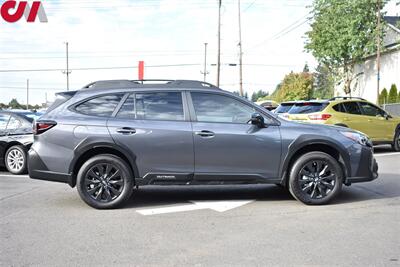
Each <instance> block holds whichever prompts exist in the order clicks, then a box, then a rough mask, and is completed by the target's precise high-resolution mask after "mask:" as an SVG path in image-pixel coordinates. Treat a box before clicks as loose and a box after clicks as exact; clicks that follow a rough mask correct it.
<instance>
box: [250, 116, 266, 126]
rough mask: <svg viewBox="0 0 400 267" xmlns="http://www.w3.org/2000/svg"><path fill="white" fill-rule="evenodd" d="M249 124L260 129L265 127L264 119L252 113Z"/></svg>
mask: <svg viewBox="0 0 400 267" xmlns="http://www.w3.org/2000/svg"><path fill="white" fill-rule="evenodd" d="M250 122H251V124H253V125H256V126H258V127H260V128H264V127H265V122H264V117H263V116H262V115H261V114H260V113H253V114H252V115H251V119H250Z"/></svg>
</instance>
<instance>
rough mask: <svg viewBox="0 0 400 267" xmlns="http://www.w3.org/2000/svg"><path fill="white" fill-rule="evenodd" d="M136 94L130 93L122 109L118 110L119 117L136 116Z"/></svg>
mask: <svg viewBox="0 0 400 267" xmlns="http://www.w3.org/2000/svg"><path fill="white" fill-rule="evenodd" d="M135 112H136V111H135V95H130V96H129V97H128V98H127V99H126V101H125V103H124V104H123V105H122V107H121V109H120V110H119V111H118V114H117V117H118V118H136V114H135Z"/></svg>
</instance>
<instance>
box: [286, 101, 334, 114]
mask: <svg viewBox="0 0 400 267" xmlns="http://www.w3.org/2000/svg"><path fill="white" fill-rule="evenodd" d="M327 105H328V103H308V102H307V103H297V104H295V105H294V106H293V107H292V108H291V109H290V110H289V114H307V113H313V112H320V111H322V110H324V109H325V108H326V106H327Z"/></svg>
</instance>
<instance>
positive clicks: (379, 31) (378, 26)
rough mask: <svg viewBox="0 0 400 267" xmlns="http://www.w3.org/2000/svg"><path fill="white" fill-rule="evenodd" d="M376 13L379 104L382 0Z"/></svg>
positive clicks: (377, 102) (377, 94) (377, 96)
mask: <svg viewBox="0 0 400 267" xmlns="http://www.w3.org/2000/svg"><path fill="white" fill-rule="evenodd" d="M376 15H377V17H378V24H377V30H376V31H377V34H376V45H377V52H376V70H377V75H376V83H377V87H376V104H378V105H379V91H380V90H379V89H380V88H379V87H380V84H379V83H380V79H381V77H380V76H381V34H380V33H381V3H380V0H377V11H376Z"/></svg>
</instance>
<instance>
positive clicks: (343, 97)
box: [329, 96, 367, 101]
mask: <svg viewBox="0 0 400 267" xmlns="http://www.w3.org/2000/svg"><path fill="white" fill-rule="evenodd" d="M336 99H343V100H347V99H359V100H364V101H367V100H365V99H364V98H362V97H357V96H335V97H332V98H331V99H329V101H335V100H336Z"/></svg>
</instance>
